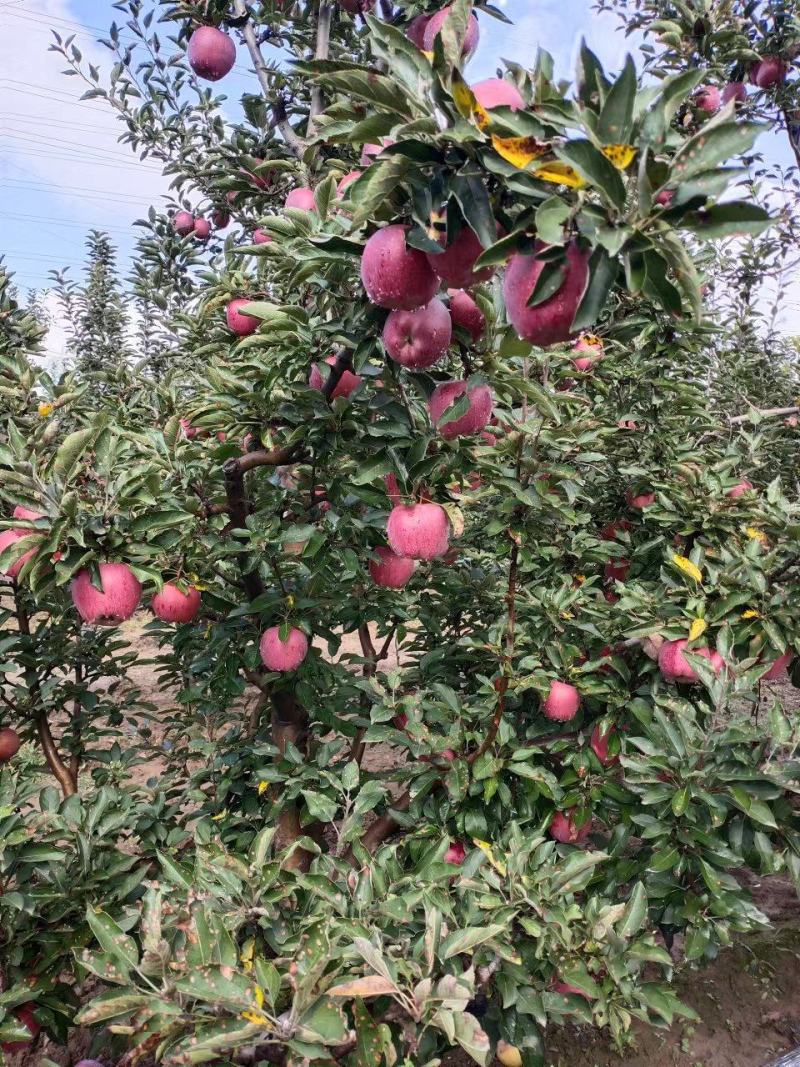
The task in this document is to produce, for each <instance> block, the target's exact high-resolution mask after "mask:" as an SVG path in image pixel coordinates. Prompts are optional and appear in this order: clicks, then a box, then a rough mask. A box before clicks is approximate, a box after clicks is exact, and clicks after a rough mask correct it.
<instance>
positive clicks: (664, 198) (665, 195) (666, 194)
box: [655, 189, 675, 207]
mask: <svg viewBox="0 0 800 1067" xmlns="http://www.w3.org/2000/svg"><path fill="white" fill-rule="evenodd" d="M674 198H675V190H674V189H662V190H661V191H660V192H658V193H656V196H655V201H656V203H657V204H658V205H659V207H669V206H670V204H671V203H672V201H673V199H674Z"/></svg>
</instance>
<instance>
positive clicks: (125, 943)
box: [86, 904, 139, 970]
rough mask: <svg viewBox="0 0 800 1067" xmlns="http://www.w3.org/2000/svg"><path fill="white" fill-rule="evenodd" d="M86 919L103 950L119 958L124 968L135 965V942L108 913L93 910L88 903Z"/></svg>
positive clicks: (136, 953) (137, 958) (136, 955)
mask: <svg viewBox="0 0 800 1067" xmlns="http://www.w3.org/2000/svg"><path fill="white" fill-rule="evenodd" d="M86 921H87V923H88V924H89V928H90V929H91V931H92V933H93V934H94V936H95V937H96V938H97V941H98V943H99V945H100V947H101V948H102V949H103V951H104V952H107V953H108V955H109V956H113V957H114V958H115V959H117V960H119V962H120V963H121V964H122V966H123V968H124V969H125V970H127V969H128V968H130V967H136V965H137V964H138V963H139V951H138V949H137V948H136V942H135V941H134V940H133V938H132V937H128V936H127V934H124V933H123V932H122V930H121V929H120V927H119V926H118V925H117V924H116V923H115V922H114V920H113V919H112V918H111V916H110V915H107V914H106V913H105V912H104V911H95V909H94V908H93V907H92V906H91V904H90V905H89V906H88V907H87V908H86Z"/></svg>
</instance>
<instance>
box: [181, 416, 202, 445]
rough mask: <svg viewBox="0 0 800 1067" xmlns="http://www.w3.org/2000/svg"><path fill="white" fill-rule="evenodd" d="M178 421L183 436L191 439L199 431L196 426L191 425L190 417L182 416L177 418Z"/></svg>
mask: <svg viewBox="0 0 800 1067" xmlns="http://www.w3.org/2000/svg"><path fill="white" fill-rule="evenodd" d="M178 421H179V422H180V427H181V430H183V436H184V437H186V438H188V439H189V440H191V439H192V438H193V437H197V435H198V434H199V433H200V431H199V430H198V429H197V427H196V426H192V422H191V419H187V418H183V419H179V420H178Z"/></svg>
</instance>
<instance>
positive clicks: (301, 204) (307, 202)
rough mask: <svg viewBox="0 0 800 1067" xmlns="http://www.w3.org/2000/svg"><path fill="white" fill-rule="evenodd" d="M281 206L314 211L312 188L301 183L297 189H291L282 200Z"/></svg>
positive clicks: (314, 201)
mask: <svg viewBox="0 0 800 1067" xmlns="http://www.w3.org/2000/svg"><path fill="white" fill-rule="evenodd" d="M283 206H284V207H285V208H286V207H294V208H297V209H298V210H299V211H316V210H317V202H316V200H315V199H314V190H313V189H309V187H308V186H307V185H301V186H300V187H299V188H297V189H292V191H291V192H290V193H289V195H288V196H287V197H286V199H285V200H284V202H283Z"/></svg>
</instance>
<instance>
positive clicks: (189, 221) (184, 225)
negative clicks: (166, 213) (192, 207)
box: [172, 211, 194, 237]
mask: <svg viewBox="0 0 800 1067" xmlns="http://www.w3.org/2000/svg"><path fill="white" fill-rule="evenodd" d="M172 228H173V230H174V231H175V233H177V234H180V236H181V237H186V236H187V235H188V234H190V233H191V232H192V231H193V230H194V215H193V214H192V213H191V211H176V212H175V214H174V216H173V218H172Z"/></svg>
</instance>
